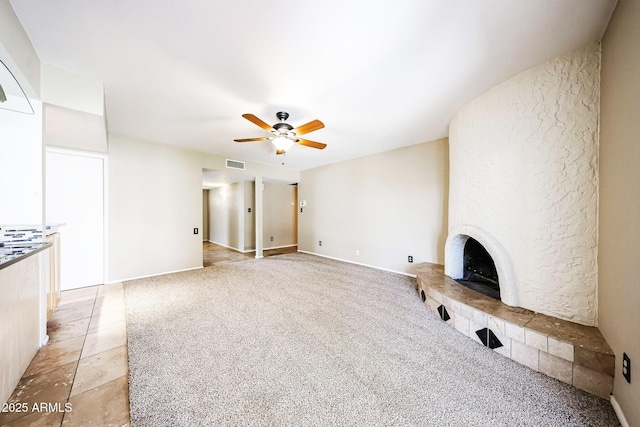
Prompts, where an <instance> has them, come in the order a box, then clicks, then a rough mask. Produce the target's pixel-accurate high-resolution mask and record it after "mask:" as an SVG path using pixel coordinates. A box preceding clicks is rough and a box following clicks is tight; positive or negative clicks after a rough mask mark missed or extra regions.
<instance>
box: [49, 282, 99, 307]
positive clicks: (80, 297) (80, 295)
mask: <svg viewBox="0 0 640 427" xmlns="http://www.w3.org/2000/svg"><path fill="white" fill-rule="evenodd" d="M97 293H98V287H97V286H91V287H88V288H79V289H72V290H69V291H63V292H62V293H61V294H60V305H59V306H58V307H64V306H66V305H69V304H77V305H82V304H86V303H87V301H92V300H94V299H95V297H96V294H97Z"/></svg>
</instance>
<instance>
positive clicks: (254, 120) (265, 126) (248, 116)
mask: <svg viewBox="0 0 640 427" xmlns="http://www.w3.org/2000/svg"><path fill="white" fill-rule="evenodd" d="M242 117H244V118H245V119H247V120H249V121H250V122H251V123H253V124H255V125H258V126H260V127H261V128H262V129H264V130H266V131H267V132H271V131H272V130H273V128H272V127H271V126H270V125H268V124H266V123H265V122H263V121H262V120H260V119H259V118H257V117H256V116H254V115H253V114H243V115H242Z"/></svg>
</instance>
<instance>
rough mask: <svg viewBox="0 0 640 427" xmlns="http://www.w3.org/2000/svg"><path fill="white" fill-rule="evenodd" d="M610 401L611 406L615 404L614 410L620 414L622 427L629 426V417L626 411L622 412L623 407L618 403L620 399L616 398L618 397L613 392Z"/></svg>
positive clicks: (619, 418)
mask: <svg viewBox="0 0 640 427" xmlns="http://www.w3.org/2000/svg"><path fill="white" fill-rule="evenodd" d="M609 401H610V402H611V406H613V410H614V411H615V413H616V415H617V416H618V420H619V421H620V425H622V427H629V423H628V422H627V418H626V417H625V416H624V412H622V408H621V407H620V404H619V403H618V401H617V400H616V397H615V396H614V395H613V394H612V395H611V396H609Z"/></svg>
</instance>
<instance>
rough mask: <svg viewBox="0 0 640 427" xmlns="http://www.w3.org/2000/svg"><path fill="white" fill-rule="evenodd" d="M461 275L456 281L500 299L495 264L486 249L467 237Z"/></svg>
mask: <svg viewBox="0 0 640 427" xmlns="http://www.w3.org/2000/svg"><path fill="white" fill-rule="evenodd" d="M462 268H463V272H462V277H461V278H459V279H457V282H458V283H460V284H461V285H464V286H466V287H468V288H470V289H473V290H475V291H477V292H480V293H481V294H483V295H486V296H488V297H491V298H494V299H497V300H498V301H499V300H500V284H499V282H498V271H497V270H496V265H495V263H494V262H493V259H492V258H491V255H489V253H488V252H487V250H486V249H485V248H484V247H483V246H482V245H481V244H480V243H479V242H478V241H477V240H475V239H473V238H471V237H469V238H468V239H467V241H466V243H465V245H464V252H463V261H462Z"/></svg>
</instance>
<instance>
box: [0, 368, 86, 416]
mask: <svg viewBox="0 0 640 427" xmlns="http://www.w3.org/2000/svg"><path fill="white" fill-rule="evenodd" d="M77 365H78V362H77V361H76V362H72V363H67V364H66V365H63V366H59V367H58V368H57V369H53V370H50V371H47V372H44V373H39V374H36V375H31V376H25V377H23V378H22V379H21V380H20V382H19V383H18V386H17V387H16V389H15V390H14V392H13V394H12V395H11V397H10V398H9V400H8V402H9V403H22V404H26V405H27V407H28V409H29V411H28V413H31V411H30V410H31V409H32V408H33V404H34V403H37V404H40V403H43V402H44V403H56V402H61V401H66V400H67V398H68V397H69V393H70V392H71V385H72V384H73V377H74V375H75V372H76V367H77ZM23 415H25V414H24V413H18V412H9V413H0V425H4V424H5V423H8V422H10V421H12V420H14V419H17V418H20V417H21V416H23Z"/></svg>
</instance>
